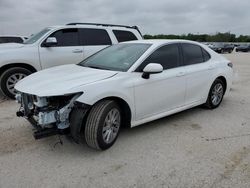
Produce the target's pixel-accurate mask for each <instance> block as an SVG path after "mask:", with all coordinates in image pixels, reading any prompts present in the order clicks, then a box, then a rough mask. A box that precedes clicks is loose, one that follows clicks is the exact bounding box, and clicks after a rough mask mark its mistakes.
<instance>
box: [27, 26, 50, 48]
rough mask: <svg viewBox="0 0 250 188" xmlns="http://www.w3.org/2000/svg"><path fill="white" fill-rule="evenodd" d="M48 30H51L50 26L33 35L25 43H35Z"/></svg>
mask: <svg viewBox="0 0 250 188" xmlns="http://www.w3.org/2000/svg"><path fill="white" fill-rule="evenodd" d="M48 31H50V29H49V28H45V29H43V30H42V31H40V32H38V33H36V34H34V35H32V36H31V37H30V38H29V39H27V40H25V41H24V42H23V43H24V44H33V43H35V42H36V41H37V40H38V39H40V38H41V37H42V36H43V35H45V34H46V33H47V32H48Z"/></svg>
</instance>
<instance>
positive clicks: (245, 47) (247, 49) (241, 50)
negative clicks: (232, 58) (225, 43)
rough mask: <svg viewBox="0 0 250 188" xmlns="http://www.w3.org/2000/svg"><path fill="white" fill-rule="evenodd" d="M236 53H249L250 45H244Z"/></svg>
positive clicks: (237, 48)
mask: <svg viewBox="0 0 250 188" xmlns="http://www.w3.org/2000/svg"><path fill="white" fill-rule="evenodd" d="M235 51H236V52H249V51H250V44H242V45H240V46H238V47H236V49H235Z"/></svg>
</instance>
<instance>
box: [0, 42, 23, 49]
mask: <svg viewBox="0 0 250 188" xmlns="http://www.w3.org/2000/svg"><path fill="white" fill-rule="evenodd" d="M22 47H24V44H20V43H3V44H0V50H5V49H16V48H22Z"/></svg>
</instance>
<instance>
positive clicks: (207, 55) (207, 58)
mask: <svg viewBox="0 0 250 188" xmlns="http://www.w3.org/2000/svg"><path fill="white" fill-rule="evenodd" d="M201 50H202V54H203V59H204V62H206V61H208V60H209V59H210V58H211V56H210V54H209V53H208V52H207V51H206V50H204V49H203V48H201Z"/></svg>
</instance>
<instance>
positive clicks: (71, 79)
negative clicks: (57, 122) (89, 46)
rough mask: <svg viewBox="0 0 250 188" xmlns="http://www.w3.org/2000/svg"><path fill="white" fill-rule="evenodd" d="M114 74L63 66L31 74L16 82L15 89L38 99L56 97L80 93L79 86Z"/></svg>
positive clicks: (75, 66) (105, 71)
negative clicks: (38, 97)
mask: <svg viewBox="0 0 250 188" xmlns="http://www.w3.org/2000/svg"><path fill="white" fill-rule="evenodd" d="M115 74H117V72H115V71H108V70H99V69H93V68H87V67H82V66H78V65H63V66H58V67H54V68H50V69H46V70H43V71H40V72H37V73H34V74H32V75H30V76H28V77H26V78H24V79H22V80H21V81H20V82H18V83H17V84H16V86H15V89H16V90H17V91H20V92H23V93H28V94H32V95H37V96H40V97H44V96H58V95H64V94H70V93H75V92H81V90H80V88H79V87H80V86H83V85H87V84H91V83H94V82H97V81H100V80H104V79H107V78H110V77H112V76H114V75H115Z"/></svg>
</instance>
